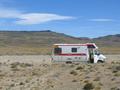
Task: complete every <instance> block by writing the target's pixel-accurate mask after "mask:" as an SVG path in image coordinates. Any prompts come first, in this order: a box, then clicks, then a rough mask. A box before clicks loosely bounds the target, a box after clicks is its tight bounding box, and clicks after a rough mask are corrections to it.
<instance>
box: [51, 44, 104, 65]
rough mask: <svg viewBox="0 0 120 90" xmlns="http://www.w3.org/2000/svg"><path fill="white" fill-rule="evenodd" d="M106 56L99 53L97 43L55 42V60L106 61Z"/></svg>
mask: <svg viewBox="0 0 120 90" xmlns="http://www.w3.org/2000/svg"><path fill="white" fill-rule="evenodd" d="M105 59H106V57H105V56H104V55H102V54H100V53H99V51H98V47H97V46H96V45H95V43H86V44H54V45H53V50H52V61H53V62H90V63H97V62H104V61H105Z"/></svg>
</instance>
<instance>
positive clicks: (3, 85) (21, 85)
mask: <svg viewBox="0 0 120 90" xmlns="http://www.w3.org/2000/svg"><path fill="white" fill-rule="evenodd" d="M106 57H107V61H106V62H105V63H98V64H85V63H73V64H65V63H52V62H51V56H49V55H21V56H20V55H19V56H17V55H10V56H7V55H3V56H0V90H91V89H93V90H120V55H106Z"/></svg>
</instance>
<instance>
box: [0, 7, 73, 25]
mask: <svg viewBox="0 0 120 90" xmlns="http://www.w3.org/2000/svg"><path fill="white" fill-rule="evenodd" d="M0 18H6V19H9V18H10V19H16V20H15V21H14V23H16V24H20V25H31V24H41V23H45V22H50V21H57V20H69V19H74V18H75V17H72V16H62V15H58V14H53V13H25V12H20V11H18V10H8V9H0Z"/></svg>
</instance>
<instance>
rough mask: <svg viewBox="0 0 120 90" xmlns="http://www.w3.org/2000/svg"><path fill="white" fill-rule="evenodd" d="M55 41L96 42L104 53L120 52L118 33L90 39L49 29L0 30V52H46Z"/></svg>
mask: <svg viewBox="0 0 120 90" xmlns="http://www.w3.org/2000/svg"><path fill="white" fill-rule="evenodd" d="M55 43H96V44H97V45H98V46H99V47H100V48H101V50H102V51H103V52H104V53H113V52H114V53H120V34H116V35H108V36H103V37H98V38H93V39H90V38H87V37H80V38H78V37H73V36H70V35H66V34H64V33H57V32H53V31H51V30H44V31H0V54H48V53H50V52H51V49H52V45H53V44H55Z"/></svg>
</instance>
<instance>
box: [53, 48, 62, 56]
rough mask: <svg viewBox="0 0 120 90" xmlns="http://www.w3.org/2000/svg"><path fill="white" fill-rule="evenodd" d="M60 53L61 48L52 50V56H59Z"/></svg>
mask: <svg viewBox="0 0 120 90" xmlns="http://www.w3.org/2000/svg"><path fill="white" fill-rule="evenodd" d="M61 52H62V49H61V48H55V49H54V54H56V55H57V54H61Z"/></svg>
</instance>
